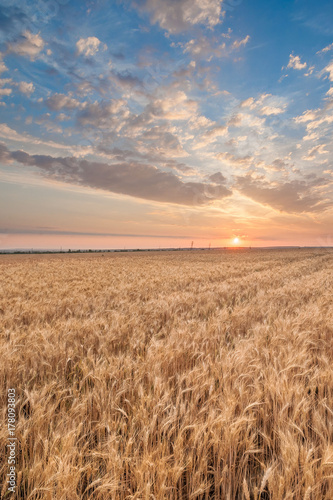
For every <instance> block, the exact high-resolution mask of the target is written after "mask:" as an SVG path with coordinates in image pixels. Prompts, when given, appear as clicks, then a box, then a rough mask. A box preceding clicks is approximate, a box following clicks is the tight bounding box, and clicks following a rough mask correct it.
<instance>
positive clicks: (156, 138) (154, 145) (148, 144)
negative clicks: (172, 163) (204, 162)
mask: <svg viewBox="0 0 333 500" xmlns="http://www.w3.org/2000/svg"><path fill="white" fill-rule="evenodd" d="M138 143H139V150H143V151H148V152H149V153H150V154H153V155H156V158H157V157H158V155H162V156H166V157H169V158H179V157H186V156H189V154H188V153H187V152H186V151H185V150H184V149H183V147H182V145H181V144H180V142H179V139H178V137H176V136H175V135H174V134H172V133H171V131H170V130H169V127H168V125H165V126H155V127H152V128H151V129H150V130H146V131H145V132H143V133H142V134H141V135H140V136H139V137H138Z"/></svg>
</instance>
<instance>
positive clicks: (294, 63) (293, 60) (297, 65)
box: [287, 54, 307, 70]
mask: <svg viewBox="0 0 333 500" xmlns="http://www.w3.org/2000/svg"><path fill="white" fill-rule="evenodd" d="M306 67H307V63H306V62H304V63H301V58H300V57H299V56H294V55H293V54H290V56H289V62H288V66H287V68H293V69H298V70H301V69H304V68H306Z"/></svg>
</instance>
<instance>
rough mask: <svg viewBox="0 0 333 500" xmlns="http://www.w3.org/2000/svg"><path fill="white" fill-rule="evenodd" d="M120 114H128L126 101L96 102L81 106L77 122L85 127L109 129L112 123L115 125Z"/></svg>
mask: <svg viewBox="0 0 333 500" xmlns="http://www.w3.org/2000/svg"><path fill="white" fill-rule="evenodd" d="M119 112H123V113H124V112H126V101H125V100H123V99H112V100H111V101H100V102H98V101H95V102H93V103H85V104H84V105H83V106H81V111H80V112H79V113H78V115H77V120H78V123H79V124H80V125H84V126H85V125H92V126H95V127H107V126H109V125H111V123H115V117H116V115H118V113H119ZM118 125H119V123H118Z"/></svg>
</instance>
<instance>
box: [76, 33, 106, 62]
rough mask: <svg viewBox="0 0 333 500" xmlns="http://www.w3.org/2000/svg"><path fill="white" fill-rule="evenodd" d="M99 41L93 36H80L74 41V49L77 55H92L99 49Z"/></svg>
mask: <svg viewBox="0 0 333 500" xmlns="http://www.w3.org/2000/svg"><path fill="white" fill-rule="evenodd" d="M100 44H101V41H100V40H99V39H98V38H96V37H95V36H89V37H88V38H80V40H78V41H77V42H76V49H77V53H78V54H79V55H81V54H83V55H84V56H86V57H90V56H93V55H94V54H96V52H97V51H98V49H99V46H100Z"/></svg>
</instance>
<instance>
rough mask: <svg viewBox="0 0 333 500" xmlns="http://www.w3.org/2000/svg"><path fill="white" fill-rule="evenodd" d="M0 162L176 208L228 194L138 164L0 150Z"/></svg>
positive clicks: (61, 179)
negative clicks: (30, 168) (14, 162)
mask: <svg viewBox="0 0 333 500" xmlns="http://www.w3.org/2000/svg"><path fill="white" fill-rule="evenodd" d="M0 159H2V160H3V161H7V162H8V161H10V160H15V161H17V162H18V163H21V164H22V165H26V166H34V167H37V168H38V169H39V171H40V172H41V173H42V174H43V175H44V176H45V177H48V178H51V179H54V180H57V181H61V182H67V183H70V184H77V185H81V186H89V187H92V188H97V189H103V190H105V191H110V192H113V193H119V194H125V195H130V196H134V197H137V198H143V199H145V200H153V201H159V202H166V203H176V204H179V205H189V206H196V205H205V204H209V203H211V202H212V201H214V200H220V199H222V198H224V197H226V196H230V195H231V191H230V190H229V189H227V188H226V187H224V186H217V185H215V184H208V183H206V184H205V183H201V182H183V181H182V180H181V179H180V178H179V177H177V176H176V175H175V174H174V173H172V172H163V171H162V170H159V169H158V168H157V167H155V166H153V165H149V164H142V163H139V162H135V161H132V162H122V163H115V164H107V163H99V162H93V161H87V160H82V159H77V158H73V157H68V158H62V157H59V158H54V157H52V156H44V155H29V154H27V153H25V152H24V151H13V152H10V151H8V150H7V149H6V148H5V147H2V148H1V150H0Z"/></svg>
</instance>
